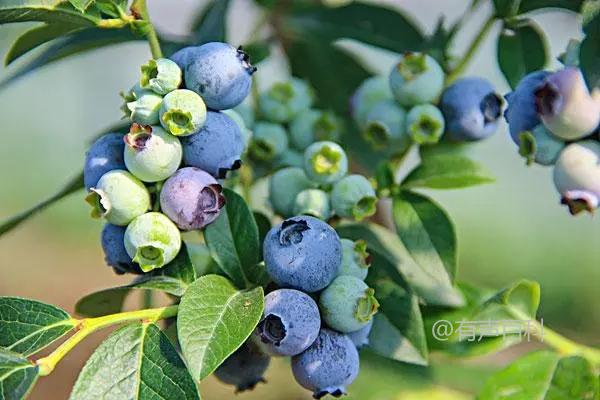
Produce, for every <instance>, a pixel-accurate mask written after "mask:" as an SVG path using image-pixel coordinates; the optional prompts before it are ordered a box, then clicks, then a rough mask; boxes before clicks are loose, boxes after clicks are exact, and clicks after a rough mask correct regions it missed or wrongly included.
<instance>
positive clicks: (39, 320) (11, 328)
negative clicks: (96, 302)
mask: <svg viewBox="0 0 600 400" xmlns="http://www.w3.org/2000/svg"><path fill="white" fill-rule="evenodd" d="M76 324H77V321H75V320H73V319H71V316H70V315H69V314H68V313H67V312H66V311H64V310H61V309H60V308H58V307H54V306H52V305H50V304H45V303H41V302H39V301H35V300H28V299H23V298H20V297H0V347H3V348H6V349H7V350H11V351H14V352H17V353H20V354H23V355H25V356H29V355H31V354H34V353H36V352H38V351H39V350H41V349H43V348H44V347H46V346H48V345H49V344H51V343H52V342H54V341H55V340H56V339H58V338H60V337H62V336H64V335H66V334H67V333H68V332H69V331H70V330H71V329H73V328H74V327H75V325H76Z"/></svg>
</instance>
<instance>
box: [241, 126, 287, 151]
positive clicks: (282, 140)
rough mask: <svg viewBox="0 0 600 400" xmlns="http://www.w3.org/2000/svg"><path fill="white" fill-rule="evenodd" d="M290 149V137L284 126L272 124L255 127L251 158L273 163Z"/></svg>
mask: <svg viewBox="0 0 600 400" xmlns="http://www.w3.org/2000/svg"><path fill="white" fill-rule="evenodd" d="M287 149H288V137H287V134H286V132H285V129H284V128H283V126H281V125H279V124H273V123H270V122H258V123H256V125H254V132H253V135H252V143H251V144H250V149H249V151H250V156H252V158H254V159H255V160H259V161H273V160H275V159H276V158H278V157H280V156H281V155H283V153H284V152H285V151H286V150H287Z"/></svg>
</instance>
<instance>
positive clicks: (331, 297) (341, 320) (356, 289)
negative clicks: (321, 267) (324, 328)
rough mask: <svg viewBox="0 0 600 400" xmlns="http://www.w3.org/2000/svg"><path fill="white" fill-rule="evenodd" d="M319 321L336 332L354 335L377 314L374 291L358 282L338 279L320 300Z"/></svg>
mask: <svg viewBox="0 0 600 400" xmlns="http://www.w3.org/2000/svg"><path fill="white" fill-rule="evenodd" d="M319 308H320V309H321V318H323V321H325V323H326V324H327V325H328V326H329V327H330V328H332V329H335V330H336V331H338V332H344V333H348V332H354V331H357V330H359V329H361V328H363V327H365V326H366V325H367V324H368V323H369V321H370V320H371V319H372V318H373V315H375V313H377V309H378V308H379V303H378V302H377V299H376V298H375V291H374V290H373V289H371V288H369V287H368V286H367V284H366V283H364V282H363V281H362V280H361V279H359V278H357V277H355V276H351V275H341V276H338V277H337V278H335V279H334V280H333V282H331V285H329V286H328V287H327V288H326V289H325V290H323V292H322V293H321V297H320V298H319Z"/></svg>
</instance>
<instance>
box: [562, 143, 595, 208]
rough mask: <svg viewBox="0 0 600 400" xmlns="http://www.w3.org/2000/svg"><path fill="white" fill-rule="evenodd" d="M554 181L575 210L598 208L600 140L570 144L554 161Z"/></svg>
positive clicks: (568, 203)
mask: <svg viewBox="0 0 600 400" xmlns="http://www.w3.org/2000/svg"><path fill="white" fill-rule="evenodd" d="M554 185H555V186H556V189H557V190H558V192H559V193H560V194H561V196H562V202H563V204H566V205H567V206H568V207H569V210H570V211H571V213H572V214H577V213H578V212H580V211H583V210H587V211H589V212H592V211H593V210H595V209H596V208H597V207H598V203H599V200H600V143H598V142H596V141H592V140H586V141H582V142H578V143H572V144H570V145H568V146H567V147H566V148H565V149H564V150H563V151H562V152H561V153H560V156H559V157H558V160H557V161H556V165H554Z"/></svg>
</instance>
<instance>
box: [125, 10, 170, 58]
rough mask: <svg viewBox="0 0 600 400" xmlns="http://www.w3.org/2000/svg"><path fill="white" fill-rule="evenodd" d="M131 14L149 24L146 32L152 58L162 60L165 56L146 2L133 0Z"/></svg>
mask: <svg viewBox="0 0 600 400" xmlns="http://www.w3.org/2000/svg"><path fill="white" fill-rule="evenodd" d="M131 13H132V14H133V15H134V16H136V18H138V19H141V20H142V21H145V22H146V23H147V24H148V25H147V26H146V28H145V32H146V39H147V40H148V44H149V45H150V51H151V52H152V57H153V58H155V59H157V58H162V56H163V54H162V50H161V48H160V41H159V40H158V35H157V34H156V30H155V29H154V25H152V22H151V21H150V15H149V14H148V7H147V5H146V0H133V3H132V4H131Z"/></svg>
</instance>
